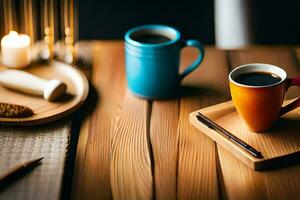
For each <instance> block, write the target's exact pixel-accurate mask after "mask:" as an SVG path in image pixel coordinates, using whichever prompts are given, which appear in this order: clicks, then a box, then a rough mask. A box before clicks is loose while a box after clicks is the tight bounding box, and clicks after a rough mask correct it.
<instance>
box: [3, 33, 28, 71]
mask: <svg viewBox="0 0 300 200" xmlns="http://www.w3.org/2000/svg"><path fill="white" fill-rule="evenodd" d="M30 42H31V40H30V37H29V36H28V35H25V34H18V33H17V32H16V31H10V32H9V33H8V34H7V35H5V36H4V37H3V38H2V40H1V51H2V52H1V53H2V64H3V65H5V66H7V67H11V68H24V67H26V66H28V65H29V64H30V63H31V52H30Z"/></svg>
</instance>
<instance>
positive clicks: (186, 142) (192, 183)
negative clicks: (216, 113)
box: [177, 48, 228, 199]
mask: <svg viewBox="0 0 300 200" xmlns="http://www.w3.org/2000/svg"><path fill="white" fill-rule="evenodd" d="M205 50H206V57H205V59H204V62H203V63H202V64H201V67H200V69H197V70H196V71H195V72H193V73H192V74H191V75H189V76H188V77H187V78H186V79H185V80H184V85H185V86H186V87H185V88H184V91H183V93H184V95H186V96H185V97H182V98H181V100H180V116H179V122H178V131H179V147H178V148H179V149H178V151H179V158H178V159H179V160H178V180H177V192H178V199H217V198H218V196H219V191H218V181H217V171H216V169H217V166H216V157H215V155H216V152H215V144H214V142H213V141H212V140H211V139H209V138H208V137H206V136H205V135H203V134H202V133H201V132H200V131H198V130H196V129H195V128H193V127H192V126H191V125H190V124H189V122H188V115H189V113H190V112H191V111H194V110H196V109H199V108H202V107H205V106H209V105H211V104H215V103H218V102H222V101H224V100H226V99H228V93H226V92H225V93H224V92H223V91H226V90H225V89H226V87H227V85H228V82H227V74H228V71H227V68H225V66H226V57H225V54H224V52H222V51H218V50H215V49H213V48H206V49H205ZM195 55H196V54H195V52H194V51H192V50H191V49H187V50H185V52H184V54H183V62H182V66H187V65H188V63H190V62H191V60H193V58H195Z"/></svg>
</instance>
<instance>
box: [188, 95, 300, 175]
mask: <svg viewBox="0 0 300 200" xmlns="http://www.w3.org/2000/svg"><path fill="white" fill-rule="evenodd" d="M287 103H290V101H286V102H284V104H287ZM198 112H201V113H202V114H203V115H205V116H207V117H208V118H209V119H211V120H213V121H214V122H216V123H217V124H218V125H220V126H221V127H224V128H225V129H226V130H228V131H229V132H231V133H233V134H234V135H235V136H237V137H238V138H240V139H242V140H243V141H245V142H246V143H247V144H249V145H251V146H252V147H254V148H255V149H257V150H259V151H260V152H261V153H262V155H263V158H255V157H254V156H252V155H251V154H249V153H248V152H246V151H245V150H244V149H242V148H241V147H240V146H239V145H237V144H235V143H234V142H232V141H231V140H229V139H227V138H226V137H224V136H222V135H220V134H219V133H217V132H216V131H214V130H212V129H210V128H208V127H207V126H206V125H204V124H203V123H199V121H198V120H197V117H196V116H197V114H198ZM299 121H300V111H299V110H293V111H291V112H289V113H287V114H285V115H284V116H283V117H282V118H281V120H280V121H278V123H277V124H275V128H273V129H272V130H269V131H267V132H264V133H254V132H251V131H250V130H248V128H247V126H246V124H245V123H244V122H243V120H242V119H241V117H240V116H239V114H238V113H237V110H236V109H235V107H234V104H233V102H232V101H228V102H225V103H221V104H217V105H214V106H211V107H208V108H204V109H200V110H199V111H195V112H193V113H191V114H190V122H191V123H192V124H193V125H194V126H195V127H196V128H198V129H199V130H201V131H203V133H205V134H206V135H207V136H208V137H210V138H212V139H213V140H214V141H216V142H217V143H218V144H219V145H221V146H222V147H224V148H225V149H227V150H228V151H230V152H231V153H232V155H234V156H235V157H236V158H238V159H239V160H241V161H243V162H244V163H245V164H247V165H248V166H249V167H251V168H252V169H255V170H268V169H272V168H276V167H277V168H278V167H280V166H281V167H282V165H284V164H287V163H291V162H294V160H295V159H299V158H300V136H299V134H298V130H299V128H300V123H299Z"/></svg>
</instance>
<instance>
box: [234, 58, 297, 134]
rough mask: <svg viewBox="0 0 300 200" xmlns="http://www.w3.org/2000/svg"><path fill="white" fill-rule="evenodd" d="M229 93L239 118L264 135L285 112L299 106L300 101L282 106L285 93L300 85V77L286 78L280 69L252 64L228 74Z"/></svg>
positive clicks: (251, 128)
mask: <svg viewBox="0 0 300 200" xmlns="http://www.w3.org/2000/svg"><path fill="white" fill-rule="evenodd" d="M229 82H230V83H229V84H230V93H231V97H232V100H233V103H234V105H235V107H236V109H237V111H238V113H239V115H240V116H241V117H242V118H243V120H244V121H245V122H246V124H247V126H248V127H249V129H250V130H251V131H253V132H265V131H267V130H268V129H270V128H271V127H272V125H273V124H274V122H275V121H276V120H277V119H278V118H279V117H280V116H282V115H284V114H285V113H287V112H289V111H291V110H294V109H295V108H297V107H299V106H300V98H298V99H296V100H295V101H293V102H292V103H290V104H288V105H286V106H284V107H282V104H283V101H284V98H285V93H286V91H287V90H288V89H289V88H290V87H291V86H293V85H297V86H300V77H297V78H287V73H286V72H285V71H284V70H283V69H281V68H280V67H277V66H274V65H270V64H262V63H253V64H246V65H242V66H240V67H237V68H235V69H234V70H232V71H231V72H230V74H229Z"/></svg>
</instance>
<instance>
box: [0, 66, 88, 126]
mask: <svg viewBox="0 0 300 200" xmlns="http://www.w3.org/2000/svg"><path fill="white" fill-rule="evenodd" d="M3 69H5V68H4V67H3V66H1V67H0V70H3ZM25 71H27V72H29V73H32V74H34V75H37V76H40V77H42V78H45V79H59V80H62V81H63V82H65V83H66V84H67V94H65V95H64V96H63V97H61V98H59V99H58V100H57V101H54V102H49V101H46V100H44V99H43V98H42V97H39V96H33V95H29V94H25V93H20V92H16V91H13V90H10V89H7V88H5V87H3V86H0V102H2V103H11V104H18V105H24V106H28V107H29V108H31V109H32V110H33V112H34V115H33V116H31V117H27V118H0V124H5V125H14V126H16V125H21V126H24V125H37V124H44V123H48V122H51V121H55V120H57V119H60V118H62V117H65V116H66V115H68V114H70V113H72V112H73V111H75V110H76V109H78V108H79V107H80V105H81V104H82V103H83V102H84V100H85V99H86V97H87V95H88V90H89V85H88V81H87V79H86V77H85V75H84V74H83V73H82V72H80V71H79V70H77V69H76V68H75V67H73V66H71V65H68V64H65V63H62V62H57V61H52V62H50V63H45V64H35V65H33V66H31V67H29V68H26V70H25Z"/></svg>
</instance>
